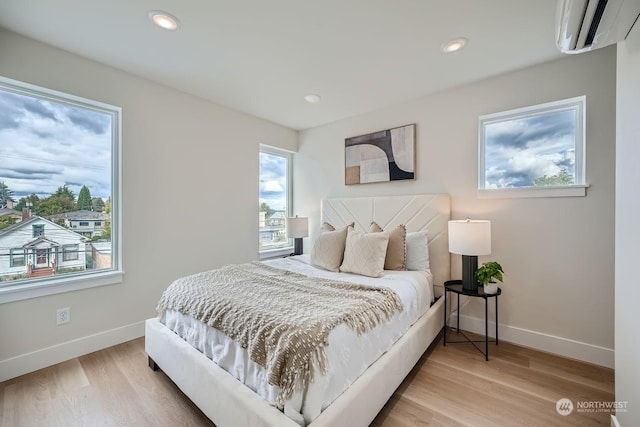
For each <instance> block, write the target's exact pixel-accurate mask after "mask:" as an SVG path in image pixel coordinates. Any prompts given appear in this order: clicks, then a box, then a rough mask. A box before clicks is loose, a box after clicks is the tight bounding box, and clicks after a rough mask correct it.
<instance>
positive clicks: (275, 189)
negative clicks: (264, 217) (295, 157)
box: [260, 152, 287, 210]
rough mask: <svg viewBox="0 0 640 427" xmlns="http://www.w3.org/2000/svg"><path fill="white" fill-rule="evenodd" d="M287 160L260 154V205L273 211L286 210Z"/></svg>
mask: <svg viewBox="0 0 640 427" xmlns="http://www.w3.org/2000/svg"><path fill="white" fill-rule="evenodd" d="M286 188H287V159H286V158H285V157H281V156H274V155H272V154H267V153H262V152H261V153H260V203H263V202H265V203H267V204H268V205H269V207H271V209H274V210H285V209H286V205H287V191H286Z"/></svg>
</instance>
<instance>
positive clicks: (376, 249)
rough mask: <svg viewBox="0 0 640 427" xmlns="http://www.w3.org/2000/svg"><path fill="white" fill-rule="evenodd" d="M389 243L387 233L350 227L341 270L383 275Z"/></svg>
mask: <svg viewBox="0 0 640 427" xmlns="http://www.w3.org/2000/svg"><path fill="white" fill-rule="evenodd" d="M388 244H389V235H388V234H387V233H361V232H360V231H356V230H355V229H353V228H351V227H349V231H348V232H347V241H346V244H345V248H344V260H343V261H342V265H341V266H340V271H342V272H344V273H355V274H361V275H363V276H369V277H380V276H382V274H383V272H384V259H385V256H386V254H387V245H388Z"/></svg>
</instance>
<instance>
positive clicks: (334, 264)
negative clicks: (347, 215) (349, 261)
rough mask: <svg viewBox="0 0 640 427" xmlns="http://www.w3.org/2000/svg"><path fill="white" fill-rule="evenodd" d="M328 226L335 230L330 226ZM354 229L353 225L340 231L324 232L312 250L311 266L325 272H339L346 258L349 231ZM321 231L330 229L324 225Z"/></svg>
mask: <svg viewBox="0 0 640 427" xmlns="http://www.w3.org/2000/svg"><path fill="white" fill-rule="evenodd" d="M325 224H327V223H325ZM327 225H329V226H330V227H331V228H333V226H331V225H330V224H327ZM352 227H353V223H351V224H349V225H347V226H346V227H344V228H341V229H340V230H335V229H334V231H322V232H321V233H320V235H318V238H317V239H316V241H315V243H314V244H313V249H311V264H313V265H315V266H316V267H320V268H324V269H325V270H329V271H338V270H339V269H340V264H341V263H342V258H343V256H344V245H345V241H346V239H347V229H349V228H352ZM321 230H328V228H325V227H324V224H323V225H322V228H321Z"/></svg>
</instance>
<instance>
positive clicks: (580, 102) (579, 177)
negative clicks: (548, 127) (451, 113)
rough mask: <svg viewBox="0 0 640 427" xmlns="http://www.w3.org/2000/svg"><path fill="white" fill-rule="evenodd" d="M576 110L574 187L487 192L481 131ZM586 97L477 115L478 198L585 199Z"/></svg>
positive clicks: (490, 190) (516, 188)
mask: <svg viewBox="0 0 640 427" xmlns="http://www.w3.org/2000/svg"><path fill="white" fill-rule="evenodd" d="M568 110H573V111H576V132H575V133H576V134H575V138H576V139H575V181H576V182H575V184H571V185H560V186H546V187H534V186H531V187H515V188H498V189H488V188H485V185H486V169H485V165H486V147H485V128H486V126H487V125H490V124H495V123H500V122H506V121H512V120H520V119H524V118H531V117H536V116H539V115H544V114H549V113H554V112H561V111H568ZM585 166H586V97H585V96H578V97H575V98H569V99H564V100H560V101H553V102H548V103H545V104H539V105H534V106H531V107H524V108H518V109H515V110H509V111H504V112H500V113H493V114H487V115H484V116H480V118H479V125H478V197H479V198H482V199H493V198H526V197H583V196H586V189H587V188H588V187H589V185H588V184H587V183H586V174H585Z"/></svg>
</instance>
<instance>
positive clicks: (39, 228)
mask: <svg viewBox="0 0 640 427" xmlns="http://www.w3.org/2000/svg"><path fill="white" fill-rule="evenodd" d="M32 228H33V237H40V236H44V224H34V225H33V226H32Z"/></svg>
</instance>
